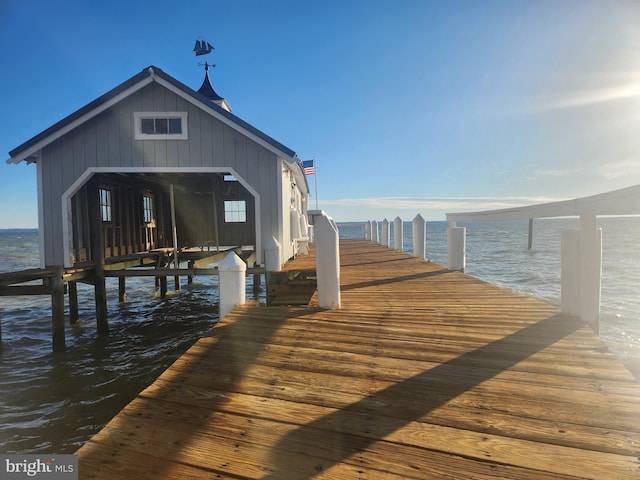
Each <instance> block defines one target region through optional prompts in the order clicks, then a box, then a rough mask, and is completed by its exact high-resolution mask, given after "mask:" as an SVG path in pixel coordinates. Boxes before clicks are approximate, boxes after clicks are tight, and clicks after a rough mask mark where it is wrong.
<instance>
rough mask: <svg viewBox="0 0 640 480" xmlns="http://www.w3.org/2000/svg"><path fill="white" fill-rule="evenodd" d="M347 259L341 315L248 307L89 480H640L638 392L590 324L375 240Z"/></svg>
mask: <svg viewBox="0 0 640 480" xmlns="http://www.w3.org/2000/svg"><path fill="white" fill-rule="evenodd" d="M340 258H341V262H340V267H341V295H342V305H341V308H339V309H333V310H324V309H320V308H319V307H318V295H317V293H316V294H315V295H314V296H313V297H311V299H310V300H308V304H306V305H297V306H271V307H264V306H258V305H249V304H247V305H243V306H239V307H236V308H235V309H234V310H232V311H231V312H230V313H228V314H227V315H226V316H225V317H224V318H223V320H222V321H221V322H220V323H219V324H217V325H216V326H215V327H214V328H213V329H212V330H210V332H209V333H208V334H207V335H206V336H204V337H203V338H202V339H201V340H199V341H198V342H197V343H196V344H195V345H194V346H193V347H192V348H191V349H190V350H188V351H187V352H186V353H185V354H184V355H183V356H182V357H181V358H179V359H178V360H177V361H176V362H175V363H174V364H173V365H172V366H171V367H170V368H169V369H168V370H167V371H165V372H164V373H163V374H162V375H161V376H160V377H159V378H158V379H157V380H156V381H155V382H154V383H153V384H152V385H151V386H149V387H148V388H146V389H145V390H143V391H142V392H141V393H140V394H139V395H138V397H137V398H136V399H134V400H133V401H132V402H131V403H130V404H129V405H128V406H127V407H125V408H124V409H123V410H122V411H121V412H120V413H119V414H118V415H117V416H116V417H115V418H114V419H113V420H112V421H111V422H110V423H109V424H107V426H106V427H105V428H104V429H103V430H102V431H100V432H99V433H98V434H96V435H95V436H94V437H93V438H92V439H91V440H90V441H88V442H87V443H86V444H85V445H84V446H83V447H82V448H81V449H80V450H79V451H78V455H79V464H80V478H83V479H89V478H111V479H119V478H121V479H130V478H140V479H144V478H149V479H151V478H153V479H157V478H163V479H184V478H190V479H211V478H236V479H237V478H255V479H294V478H295V479H302V478H340V479H347V478H371V479H373V478H375V479H378V478H403V479H407V478H409V479H411V478H414V479H418V478H438V479H440V478H455V479H458V478H466V479H479V478H496V477H498V478H511V479H519V480H522V479H548V480H551V479H554V480H557V479H566V480H568V479H573V480H575V479H593V480H601V479H603V478H616V479H626V478H640V460H639V456H640V425H639V424H638V418H640V385H639V384H638V383H637V382H636V381H635V379H634V377H633V376H632V374H631V373H630V372H629V371H627V370H626V369H625V368H624V367H623V365H622V364H621V362H620V361H619V360H618V359H617V358H616V357H615V356H614V355H613V354H612V353H611V352H609V351H608V349H607V348H606V346H605V345H604V344H603V343H602V341H601V340H600V339H599V338H598V336H597V335H596V334H595V333H594V332H593V331H592V329H591V328H589V327H588V326H587V325H586V324H585V323H584V322H582V321H581V320H579V319H578V318H576V317H571V316H567V315H563V314H561V313H560V310H559V309H558V308H556V307H554V306H552V305H550V304H548V303H546V302H543V301H541V300H537V299H534V298H531V297H528V296H525V295H522V294H517V293H514V292H512V291H510V290H507V289H503V288H499V287H496V286H494V285H492V284H489V283H486V282H483V281H480V280H478V279H475V278H472V277H469V276H467V275H465V274H463V273H461V272H458V271H452V270H448V269H446V268H444V267H442V266H439V265H436V264H432V263H429V262H426V261H424V260H422V259H419V258H415V257H411V256H409V255H407V254H405V253H402V252H400V251H397V250H391V249H389V248H387V247H384V246H382V245H379V244H376V243H371V242H368V241H365V240H341V242H340ZM313 261H314V260H313V257H312V256H311V255H309V256H300V257H298V258H297V259H295V260H294V261H291V262H289V263H287V265H286V266H285V271H289V272H296V271H308V270H309V268H313ZM291 276H292V277H294V276H295V275H294V273H292V275H291Z"/></svg>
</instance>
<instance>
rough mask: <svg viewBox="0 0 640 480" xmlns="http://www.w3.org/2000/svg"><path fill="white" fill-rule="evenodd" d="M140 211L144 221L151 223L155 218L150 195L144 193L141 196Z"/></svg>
mask: <svg viewBox="0 0 640 480" xmlns="http://www.w3.org/2000/svg"><path fill="white" fill-rule="evenodd" d="M142 212H143V214H144V223H151V222H153V220H154V219H155V218H156V214H155V209H154V207H153V196H152V195H150V194H144V195H143V196H142Z"/></svg>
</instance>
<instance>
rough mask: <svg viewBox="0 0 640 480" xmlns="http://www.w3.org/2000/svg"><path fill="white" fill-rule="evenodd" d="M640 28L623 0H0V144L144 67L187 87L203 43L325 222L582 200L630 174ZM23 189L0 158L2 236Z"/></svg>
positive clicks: (32, 217)
mask: <svg viewBox="0 0 640 480" xmlns="http://www.w3.org/2000/svg"><path fill="white" fill-rule="evenodd" d="M639 26H640V2H638V1H631V0H629V1H615V0H610V1H589V0H552V1H545V0H537V1H529V0H503V1H498V0H496V1H489V0H468V1H459V0H446V1H445V0H443V1H429V0H340V1H334V0H323V1H304V0H297V1H289V0H286V1H275V0H252V1H249V0H207V1H185V2H168V1H161V0H157V1H134V2H131V1H130V0H127V1H121V0H111V1H109V2H93V1H80V0H77V1H72V0H57V1H56V2H51V1H49V0H0V58H2V65H3V69H2V70H3V71H2V75H0V91H1V92H2V93H1V95H2V97H1V98H2V105H3V120H2V127H3V128H1V129H0V149H1V150H3V151H4V152H5V157H4V159H7V158H9V154H8V152H9V151H10V150H12V149H13V148H15V147H17V146H18V145H20V144H22V143H23V142H25V141H27V140H28V139H30V138H31V137H33V136H34V135H36V134H38V133H39V132H41V131H42V130H44V129H45V128H47V127H49V126H50V125H52V124H53V123H55V122H57V121H58V120H60V119H62V118H64V117H65V116H66V115H68V114H70V113H72V112H73V111H75V110H76V109H78V108H80V107H82V106H84V105H85V104H87V103H89V102H90V101H92V100H94V99H95V98H97V97H99V96H100V95H102V94H103V93H105V92H107V91H108V90H110V89H111V88H113V87H115V86H117V85H119V84H120V83H121V82H123V81H125V80H127V79H128V78H130V77H131V76H133V75H135V74H137V73H138V72H139V71H140V70H142V69H143V68H145V67H147V66H149V65H156V66H158V67H160V68H162V69H163V70H164V71H165V72H167V73H168V74H170V75H172V76H173V77H175V78H177V79H178V80H180V81H182V82H183V83H185V84H187V85H189V86H191V87H193V88H196V89H197V88H198V87H199V86H200V84H201V82H202V77H203V71H202V69H201V68H200V67H198V65H197V64H198V61H199V59H201V58H202V57H200V58H196V57H195V56H194V55H193V52H192V48H193V44H194V42H195V40H196V39H197V38H206V39H207V40H208V41H209V42H210V43H212V44H213V45H214V46H215V48H216V50H215V51H214V52H213V54H211V55H210V56H209V61H210V62H212V63H215V64H217V67H216V68H215V69H214V70H213V72H212V74H213V83H214V87H215V89H216V91H217V92H218V93H219V94H221V95H222V96H224V97H225V98H226V99H227V101H228V102H229V103H230V105H231V107H232V109H233V112H234V113H235V114H236V115H238V116H239V117H241V118H242V119H244V120H246V121H248V122H249V123H251V124H253V125H254V126H255V127H257V128H259V129H260V130H263V131H264V132H265V133H267V134H269V135H271V136H272V137H274V138H276V139H277V140H278V141H280V142H282V143H284V144H285V145H287V146H288V147H290V148H291V149H293V150H294V151H295V152H296V153H297V154H298V156H299V157H300V158H301V159H309V158H314V157H315V158H316V161H317V179H318V201H319V206H320V208H322V209H324V210H326V211H327V212H328V213H329V214H330V215H332V216H333V217H334V218H335V219H336V220H338V221H358V220H367V219H377V220H382V219H383V218H388V219H390V220H391V219H393V218H395V217H396V216H397V215H400V216H401V217H403V218H405V219H407V220H410V219H412V218H413V217H414V216H415V215H416V214H417V213H420V214H421V215H422V216H423V217H425V218H427V219H435V220H438V219H443V218H444V213H445V212H454V211H467V210H475V209H488V208H500V207H509V206H514V205H523V204H531V203H538V202H542V201H551V200H559V199H566V198H573V197H578V196H585V195H591V194H596V193H601V192H604V191H608V190H612V189H617V188H622V187H627V186H630V185H635V184H638V183H640V27H639ZM309 180H310V184H311V186H312V187H313V185H314V179H313V177H309ZM36 196H37V193H36V169H35V166H34V165H26V164H25V163H24V162H23V163H20V164H18V165H7V164H5V163H4V162H0V202H1V203H0V204H1V205H2V206H3V208H2V209H0V228H9V227H35V226H37V201H36ZM314 204H315V199H312V205H314Z"/></svg>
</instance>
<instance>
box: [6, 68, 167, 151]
mask: <svg viewBox="0 0 640 480" xmlns="http://www.w3.org/2000/svg"><path fill="white" fill-rule="evenodd" d="M153 80H154V77H153V76H151V75H150V76H148V77H145V78H144V79H143V80H140V82H138V83H136V84H135V85H133V86H131V87H129V88H128V89H126V90H124V91H122V92H120V93H119V94H118V95H116V96H115V97H113V98H111V99H109V100H108V101H106V102H104V103H102V104H100V105H98V106H97V107H96V108H94V109H93V110H91V111H89V112H87V113H86V114H84V115H82V116H81V117H79V118H77V119H75V120H74V121H73V122H71V123H69V124H67V125H65V126H64V127H62V128H60V129H58V130H56V131H55V132H53V133H52V134H51V135H49V136H47V137H45V138H43V139H42V140H40V141H39V142H38V143H36V144H35V145H33V146H31V147H30V148H29V149H27V150H24V151H22V152H21V153H20V155H19V156H18V157H11V158H9V159H8V160H7V163H20V162H21V161H23V160H25V159H27V158H29V157H31V156H33V155H35V154H36V153H37V152H39V151H40V150H42V149H43V148H44V147H46V146H47V145H49V144H50V143H52V142H55V141H56V140H57V139H59V138H60V137H62V136H64V135H66V134H67V133H69V132H70V131H72V130H73V129H74V128H77V127H79V126H80V125H82V124H83V123H85V122H87V121H88V120H90V119H92V118H93V117H95V116H96V115H99V114H100V113H102V112H104V111H105V110H107V109H108V108H111V107H112V106H113V105H115V104H117V103H118V102H120V101H122V100H124V99H125V98H127V97H128V96H130V95H131V94H133V93H135V92H136V91H138V90H140V89H141V88H143V87H145V86H147V85H149V84H150V83H151V82H152V81H153ZM71 115H73V114H71Z"/></svg>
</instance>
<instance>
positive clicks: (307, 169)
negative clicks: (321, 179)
mask: <svg viewBox="0 0 640 480" xmlns="http://www.w3.org/2000/svg"><path fill="white" fill-rule="evenodd" d="M302 171H303V172H304V174H305V175H313V174H314V173H316V167H315V164H314V161H313V160H303V161H302Z"/></svg>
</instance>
